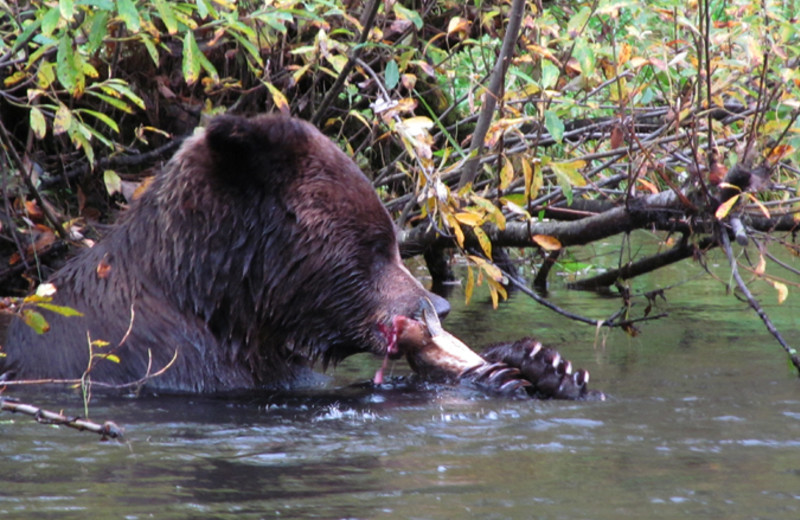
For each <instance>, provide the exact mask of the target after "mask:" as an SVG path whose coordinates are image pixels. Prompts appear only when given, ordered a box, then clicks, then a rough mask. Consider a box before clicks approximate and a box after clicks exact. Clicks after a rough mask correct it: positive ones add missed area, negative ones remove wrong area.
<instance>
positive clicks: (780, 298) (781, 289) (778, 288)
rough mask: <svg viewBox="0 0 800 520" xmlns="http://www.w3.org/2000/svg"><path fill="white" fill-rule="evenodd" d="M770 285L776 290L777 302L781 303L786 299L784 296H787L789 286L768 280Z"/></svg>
mask: <svg viewBox="0 0 800 520" xmlns="http://www.w3.org/2000/svg"><path fill="white" fill-rule="evenodd" d="M770 283H771V284H772V286H773V287H774V288H775V290H776V291H778V303H779V304H781V303H783V302H785V301H786V298H787V297H788V296H789V288H788V287H786V284H785V283H781V282H776V281H770Z"/></svg>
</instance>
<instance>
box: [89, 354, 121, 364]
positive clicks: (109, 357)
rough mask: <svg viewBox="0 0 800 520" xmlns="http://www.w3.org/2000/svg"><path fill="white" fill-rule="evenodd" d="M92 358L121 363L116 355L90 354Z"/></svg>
mask: <svg viewBox="0 0 800 520" xmlns="http://www.w3.org/2000/svg"><path fill="white" fill-rule="evenodd" d="M92 357H96V358H100V359H106V360H108V361H111V362H113V363H119V362H120V361H121V360H120V359H119V356H118V355H116V354H92Z"/></svg>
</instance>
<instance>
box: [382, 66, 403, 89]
mask: <svg viewBox="0 0 800 520" xmlns="http://www.w3.org/2000/svg"><path fill="white" fill-rule="evenodd" d="M383 75H384V78H385V81H386V88H387V89H390V90H391V89H393V88H394V87H396V86H397V84H398V83H399V82H400V70H399V69H398V68H397V62H396V61H394V60H389V63H387V64H386V70H385V71H384V72H383Z"/></svg>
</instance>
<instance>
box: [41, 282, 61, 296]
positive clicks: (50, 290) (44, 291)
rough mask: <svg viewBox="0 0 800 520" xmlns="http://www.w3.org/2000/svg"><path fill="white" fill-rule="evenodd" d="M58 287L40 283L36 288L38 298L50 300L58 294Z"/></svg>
mask: <svg viewBox="0 0 800 520" xmlns="http://www.w3.org/2000/svg"><path fill="white" fill-rule="evenodd" d="M56 291H57V289H56V286H55V285H53V284H51V283H40V284H39V286H38V287H36V296H38V297H40V298H49V297H51V296H53V295H54V294H55V293H56Z"/></svg>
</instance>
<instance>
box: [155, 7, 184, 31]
mask: <svg viewBox="0 0 800 520" xmlns="http://www.w3.org/2000/svg"><path fill="white" fill-rule="evenodd" d="M152 1H153V4H155V6H156V11H158V15H159V16H160V17H161V21H162V22H164V26H165V27H166V28H167V32H168V33H170V34H175V33H177V32H178V20H177V19H176V18H175V13H174V12H173V11H172V6H171V5H169V4H167V2H165V1H164V0H152Z"/></svg>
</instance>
